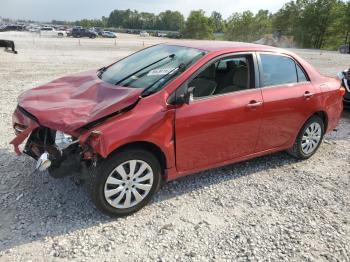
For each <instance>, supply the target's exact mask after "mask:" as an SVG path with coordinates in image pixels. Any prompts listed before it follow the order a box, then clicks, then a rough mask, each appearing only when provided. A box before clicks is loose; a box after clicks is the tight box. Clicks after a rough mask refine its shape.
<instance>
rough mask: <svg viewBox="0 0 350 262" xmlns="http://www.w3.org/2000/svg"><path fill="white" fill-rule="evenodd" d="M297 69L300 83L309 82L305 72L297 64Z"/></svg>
mask: <svg viewBox="0 0 350 262" xmlns="http://www.w3.org/2000/svg"><path fill="white" fill-rule="evenodd" d="M296 67H297V74H298V82H306V81H308V79H307V77H306V75H305V73H304V71H303V70H302V69H301V68H300V66H299V65H298V64H296Z"/></svg>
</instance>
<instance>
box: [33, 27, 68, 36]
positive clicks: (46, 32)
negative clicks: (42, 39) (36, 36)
mask: <svg viewBox="0 0 350 262" xmlns="http://www.w3.org/2000/svg"><path fill="white" fill-rule="evenodd" d="M40 36H49V37H64V36H67V32H66V31H63V30H56V29H55V28H54V27H51V26H44V27H42V28H41V29H40Z"/></svg>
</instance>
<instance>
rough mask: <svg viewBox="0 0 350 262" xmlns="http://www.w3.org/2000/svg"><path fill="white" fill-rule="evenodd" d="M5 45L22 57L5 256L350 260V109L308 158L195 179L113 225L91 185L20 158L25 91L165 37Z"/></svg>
mask: <svg viewBox="0 0 350 262" xmlns="http://www.w3.org/2000/svg"><path fill="white" fill-rule="evenodd" d="M0 38H12V39H15V40H16V43H17V44H18V50H19V54H18V55H12V54H10V53H6V52H2V51H1V50H0V79H1V81H0V91H1V93H0V94H1V95H0V100H1V103H0V118H1V119H0V120H1V124H0V132H1V137H0V174H1V175H0V261H30V260H31V261H56V260H57V261H65V260H71V259H74V260H77V261H90V260H96V259H97V260H98V261H106V260H111V261H125V259H129V260H133V261H155V260H159V261H208V260H219V261H224V260H238V261H258V260H259V261H260V260H268V261H280V260H288V261H350V162H349V160H350V137H349V135H350V129H349V124H350V113H349V112H344V115H343V118H342V120H341V123H340V126H339V131H338V132H333V133H332V134H330V135H328V136H327V137H326V140H325V142H324V143H323V144H322V146H321V148H320V150H319V151H318V152H317V154H316V155H315V156H314V157H312V158H311V159H309V160H307V161H302V162H298V161H296V160H294V159H292V158H291V157H289V156H288V155H286V154H285V153H278V154H274V155H270V156H266V157H261V158H258V159H255V160H251V161H247V162H242V163H239V164H235V165H229V166H226V167H223V168H218V169H213V170H209V171H205V172H202V173H200V174H195V175H192V176H189V177H185V178H182V179H180V180H178V181H174V182H171V183H168V184H167V185H165V186H164V187H163V189H162V190H161V191H160V192H159V193H158V194H157V196H156V197H155V199H154V201H153V202H152V203H151V204H150V205H148V206H147V207H146V208H144V209H142V210H141V211H140V212H138V213H136V214H134V215H132V216H130V217H127V218H122V219H115V220H113V219H110V218H107V217H105V216H103V215H101V214H100V213H99V212H98V211H97V210H96V209H95V208H94V207H93V205H92V203H91V202H90V200H89V198H88V196H87V192H86V188H85V187H84V186H77V185H76V184H75V183H74V182H73V181H72V180H71V179H70V178H65V179H60V180H55V179H53V178H51V177H49V176H47V174H44V173H33V169H34V165H35V163H34V161H33V160H31V159H29V158H28V157H24V156H20V157H17V156H15V154H14V153H13V151H12V148H11V147H10V146H9V144H8V142H9V141H10V140H11V139H12V137H13V131H12V128H11V114H12V111H13V109H14V108H15V106H16V97H17V96H18V95H19V94H20V92H22V91H23V90H27V89H29V88H31V87H33V86H36V85H38V84H42V83H45V82H48V81H50V80H52V79H54V78H56V77H59V76H62V75H64V74H68V73H71V72H79V71H83V70H86V69H91V68H99V67H101V66H103V65H105V64H108V63H111V62H112V61H114V60H115V59H118V58H120V57H123V56H125V55H127V54H129V53H130V52H132V51H134V50H137V49H139V48H142V46H143V45H150V44H153V43H156V42H159V41H163V40H159V39H156V38H148V39H142V40H141V39H140V38H138V37H137V36H127V35H120V38H119V39H118V40H117V45H114V42H113V41H112V40H109V39H108V40H103V39H96V40H89V39H82V40H81V43H80V45H79V43H78V42H77V41H78V40H76V39H74V40H73V39H45V38H38V37H33V36H31V35H29V34H24V33H15V34H9V33H7V34H5V33H0ZM296 52H297V53H299V54H300V55H301V56H303V57H304V58H306V59H307V60H309V61H310V62H311V63H312V64H314V65H315V66H316V68H318V69H319V70H320V71H322V72H323V73H325V74H329V75H334V74H335V73H336V72H338V71H340V70H341V69H343V68H346V67H349V66H350V56H349V55H339V54H337V53H334V52H322V53H320V51H310V50H296Z"/></svg>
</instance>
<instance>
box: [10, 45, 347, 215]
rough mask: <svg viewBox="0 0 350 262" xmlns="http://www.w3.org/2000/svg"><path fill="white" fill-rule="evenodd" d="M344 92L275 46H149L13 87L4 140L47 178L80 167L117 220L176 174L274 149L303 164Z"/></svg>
mask: <svg viewBox="0 0 350 262" xmlns="http://www.w3.org/2000/svg"><path fill="white" fill-rule="evenodd" d="M344 93H345V89H344V87H343V86H342V85H341V82H340V81H339V79H336V78H331V77H325V76H322V75H321V74H320V73H318V72H317V71H316V70H315V69H314V68H313V67H312V66H311V65H310V64H309V63H307V62H306V61H305V60H303V59H302V58H300V57H299V56H297V55H295V54H294V53H292V52H290V51H287V50H283V49H278V48H274V47H269V46H262V45H255V44H248V43H234V42H219V41H190V42H176V43H173V44H160V45H156V46H153V47H149V48H146V49H144V50H142V51H139V52H137V53H134V54H132V55H130V56H128V57H126V58H124V59H122V60H120V61H118V62H116V63H114V64H112V65H109V66H106V67H103V68H101V69H99V70H97V71H89V72H85V73H80V74H77V75H70V76H67V77H62V78H60V79H57V80H55V81H53V82H51V83H48V84H45V85H42V86H40V87H37V88H34V89H32V90H28V91H26V92H24V93H23V94H22V95H20V96H19V98H18V106H17V108H16V110H15V112H14V115H13V128H14V130H15V132H16V134H17V135H16V137H15V138H14V139H13V140H12V141H11V143H12V144H13V145H14V148H15V151H16V152H17V153H18V154H20V153H21V151H20V149H19V145H20V144H21V143H22V142H23V141H25V140H26V139H27V138H28V139H27V140H26V144H25V146H24V151H23V152H24V153H26V154H28V155H29V156H31V157H33V158H34V159H36V160H37V168H38V169H39V170H46V169H48V172H49V174H50V175H52V176H54V177H63V176H67V175H69V174H72V172H82V171H83V170H89V172H87V173H86V175H85V179H87V180H88V181H89V183H88V185H89V190H90V193H91V197H92V200H93V202H94V203H95V205H96V206H97V207H98V208H99V209H100V210H101V211H102V212H104V213H106V214H108V215H111V216H124V215H129V214H131V213H133V212H136V211H137V210H139V209H140V208H142V207H143V206H145V205H146V204H147V203H148V202H149V201H150V199H151V197H152V196H153V195H154V194H155V193H156V192H157V190H158V189H159V188H160V186H161V185H162V184H163V182H166V181H171V180H174V179H176V178H179V177H182V176H185V175H188V174H192V173H196V172H199V171H202V170H205V169H209V168H214V167H218V166H222V165H227V164H231V163H236V162H239V161H243V160H247V159H251V158H255V157H258V156H262V155H266V154H270V153H274V152H278V151H283V150H286V151H287V152H288V153H289V154H290V155H292V156H294V157H295V158H297V159H308V158H310V157H311V156H312V155H313V154H315V152H316V151H317V149H318V148H319V146H320V145H321V142H322V139H323V136H324V134H325V133H328V132H330V131H332V130H333V129H334V128H335V127H336V126H337V124H338V121H339V119H340V116H341V113H342V110H343V102H342V100H343V96H344ZM83 174H84V172H83ZM81 177H84V176H81Z"/></svg>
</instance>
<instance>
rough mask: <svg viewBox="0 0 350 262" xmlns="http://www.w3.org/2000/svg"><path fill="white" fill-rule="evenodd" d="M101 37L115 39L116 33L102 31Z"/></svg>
mask: <svg viewBox="0 0 350 262" xmlns="http://www.w3.org/2000/svg"><path fill="white" fill-rule="evenodd" d="M102 37H106V38H117V35H116V33H114V32H111V31H103V32H102Z"/></svg>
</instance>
